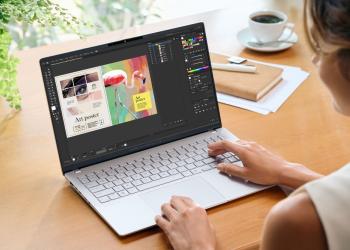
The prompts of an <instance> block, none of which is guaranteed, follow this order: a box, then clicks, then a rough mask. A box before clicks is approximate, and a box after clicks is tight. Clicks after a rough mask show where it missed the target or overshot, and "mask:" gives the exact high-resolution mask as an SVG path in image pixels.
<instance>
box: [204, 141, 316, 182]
mask: <svg viewBox="0 0 350 250" xmlns="http://www.w3.org/2000/svg"><path fill="white" fill-rule="evenodd" d="M225 152H232V153H234V154H236V155H237V156H238V157H239V158H240V160H241V161H242V162H243V165H244V166H245V167H240V166H237V165H235V164H230V163H220V164H219V165H218V167H217V168H218V169H219V170H220V171H221V172H224V173H226V174H229V175H233V176H237V177H240V178H243V179H245V180H248V181H251V182H254V183H257V184H263V185H274V184H279V185H285V186H289V187H291V188H297V187H299V186H301V185H303V184H305V183H306V182H308V181H311V180H314V179H317V178H320V177H322V175H320V174H318V173H316V172H313V171H312V170H310V169H308V168H306V167H304V166H303V165H301V164H296V163H291V162H288V161H286V160H284V159H283V158H282V157H280V156H278V155H275V154H273V153H271V152H270V151H268V150H267V149H265V148H264V147H262V146H261V145H259V144H257V143H255V142H248V141H242V140H240V141H235V142H230V141H226V140H224V141H219V142H214V143H212V144H210V145H208V153H209V155H210V156H217V155H220V154H223V153H225Z"/></svg>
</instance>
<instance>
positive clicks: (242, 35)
mask: <svg viewBox="0 0 350 250" xmlns="http://www.w3.org/2000/svg"><path fill="white" fill-rule="evenodd" d="M289 32H290V31H289V30H285V31H284V32H283V34H282V36H281V38H280V39H279V40H281V41H283V39H284V38H286V37H287V36H288V35H289ZM237 39H238V41H239V42H240V43H241V44H242V45H243V46H245V47H246V48H249V49H251V50H255V51H260V52H276V51H281V50H285V49H288V48H290V47H292V46H293V45H294V44H293V43H276V44H274V45H273V46H271V45H270V46H253V45H251V44H248V42H257V40H256V39H255V37H253V35H252V33H251V32H250V29H249V28H245V29H243V30H241V31H240V32H238V34H237ZM288 41H289V42H294V43H296V42H298V35H297V34H296V33H295V32H293V34H292V36H291V37H290V38H289V39H288Z"/></svg>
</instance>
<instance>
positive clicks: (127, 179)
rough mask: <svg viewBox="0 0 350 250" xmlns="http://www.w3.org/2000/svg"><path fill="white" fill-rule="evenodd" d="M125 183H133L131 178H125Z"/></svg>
mask: <svg viewBox="0 0 350 250" xmlns="http://www.w3.org/2000/svg"><path fill="white" fill-rule="evenodd" d="M123 181H124V182H125V183H126V182H130V181H132V178H131V177H125V178H123Z"/></svg>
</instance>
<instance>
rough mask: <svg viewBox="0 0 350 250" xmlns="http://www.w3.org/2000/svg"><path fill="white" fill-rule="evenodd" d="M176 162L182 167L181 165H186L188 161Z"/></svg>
mask: <svg viewBox="0 0 350 250" xmlns="http://www.w3.org/2000/svg"><path fill="white" fill-rule="evenodd" d="M176 164H177V165H178V166H179V167H181V166H184V165H186V162H184V161H178V162H176Z"/></svg>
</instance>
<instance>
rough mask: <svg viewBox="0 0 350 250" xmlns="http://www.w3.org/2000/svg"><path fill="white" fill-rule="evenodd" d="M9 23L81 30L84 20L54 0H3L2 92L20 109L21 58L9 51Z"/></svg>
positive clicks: (0, 14)
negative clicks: (80, 19)
mask: <svg viewBox="0 0 350 250" xmlns="http://www.w3.org/2000/svg"><path fill="white" fill-rule="evenodd" d="M9 23H21V24H22V25H29V24H34V23H36V24H38V25H40V26H41V27H43V28H45V27H47V26H58V25H59V26H61V27H65V28H66V29H70V30H72V31H73V32H76V33H79V25H81V22H80V21H79V20H78V19H77V18H76V17H75V16H72V15H71V14H69V13H68V10H67V9H64V8H62V7H60V6H59V5H58V4H55V3H53V2H52V1H51V0H0V96H3V97H4V98H5V99H6V100H7V101H8V102H9V105H10V107H12V108H15V109H20V108H21V98H20V95H19V91H18V87H17V84H16V66H17V64H18V59H16V58H15V57H14V56H13V55H11V53H10V49H9V48H10V44H11V42H12V37H11V35H10V33H9V26H8V25H9ZM83 24H84V25H87V23H83ZM19 47H21V46H19Z"/></svg>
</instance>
